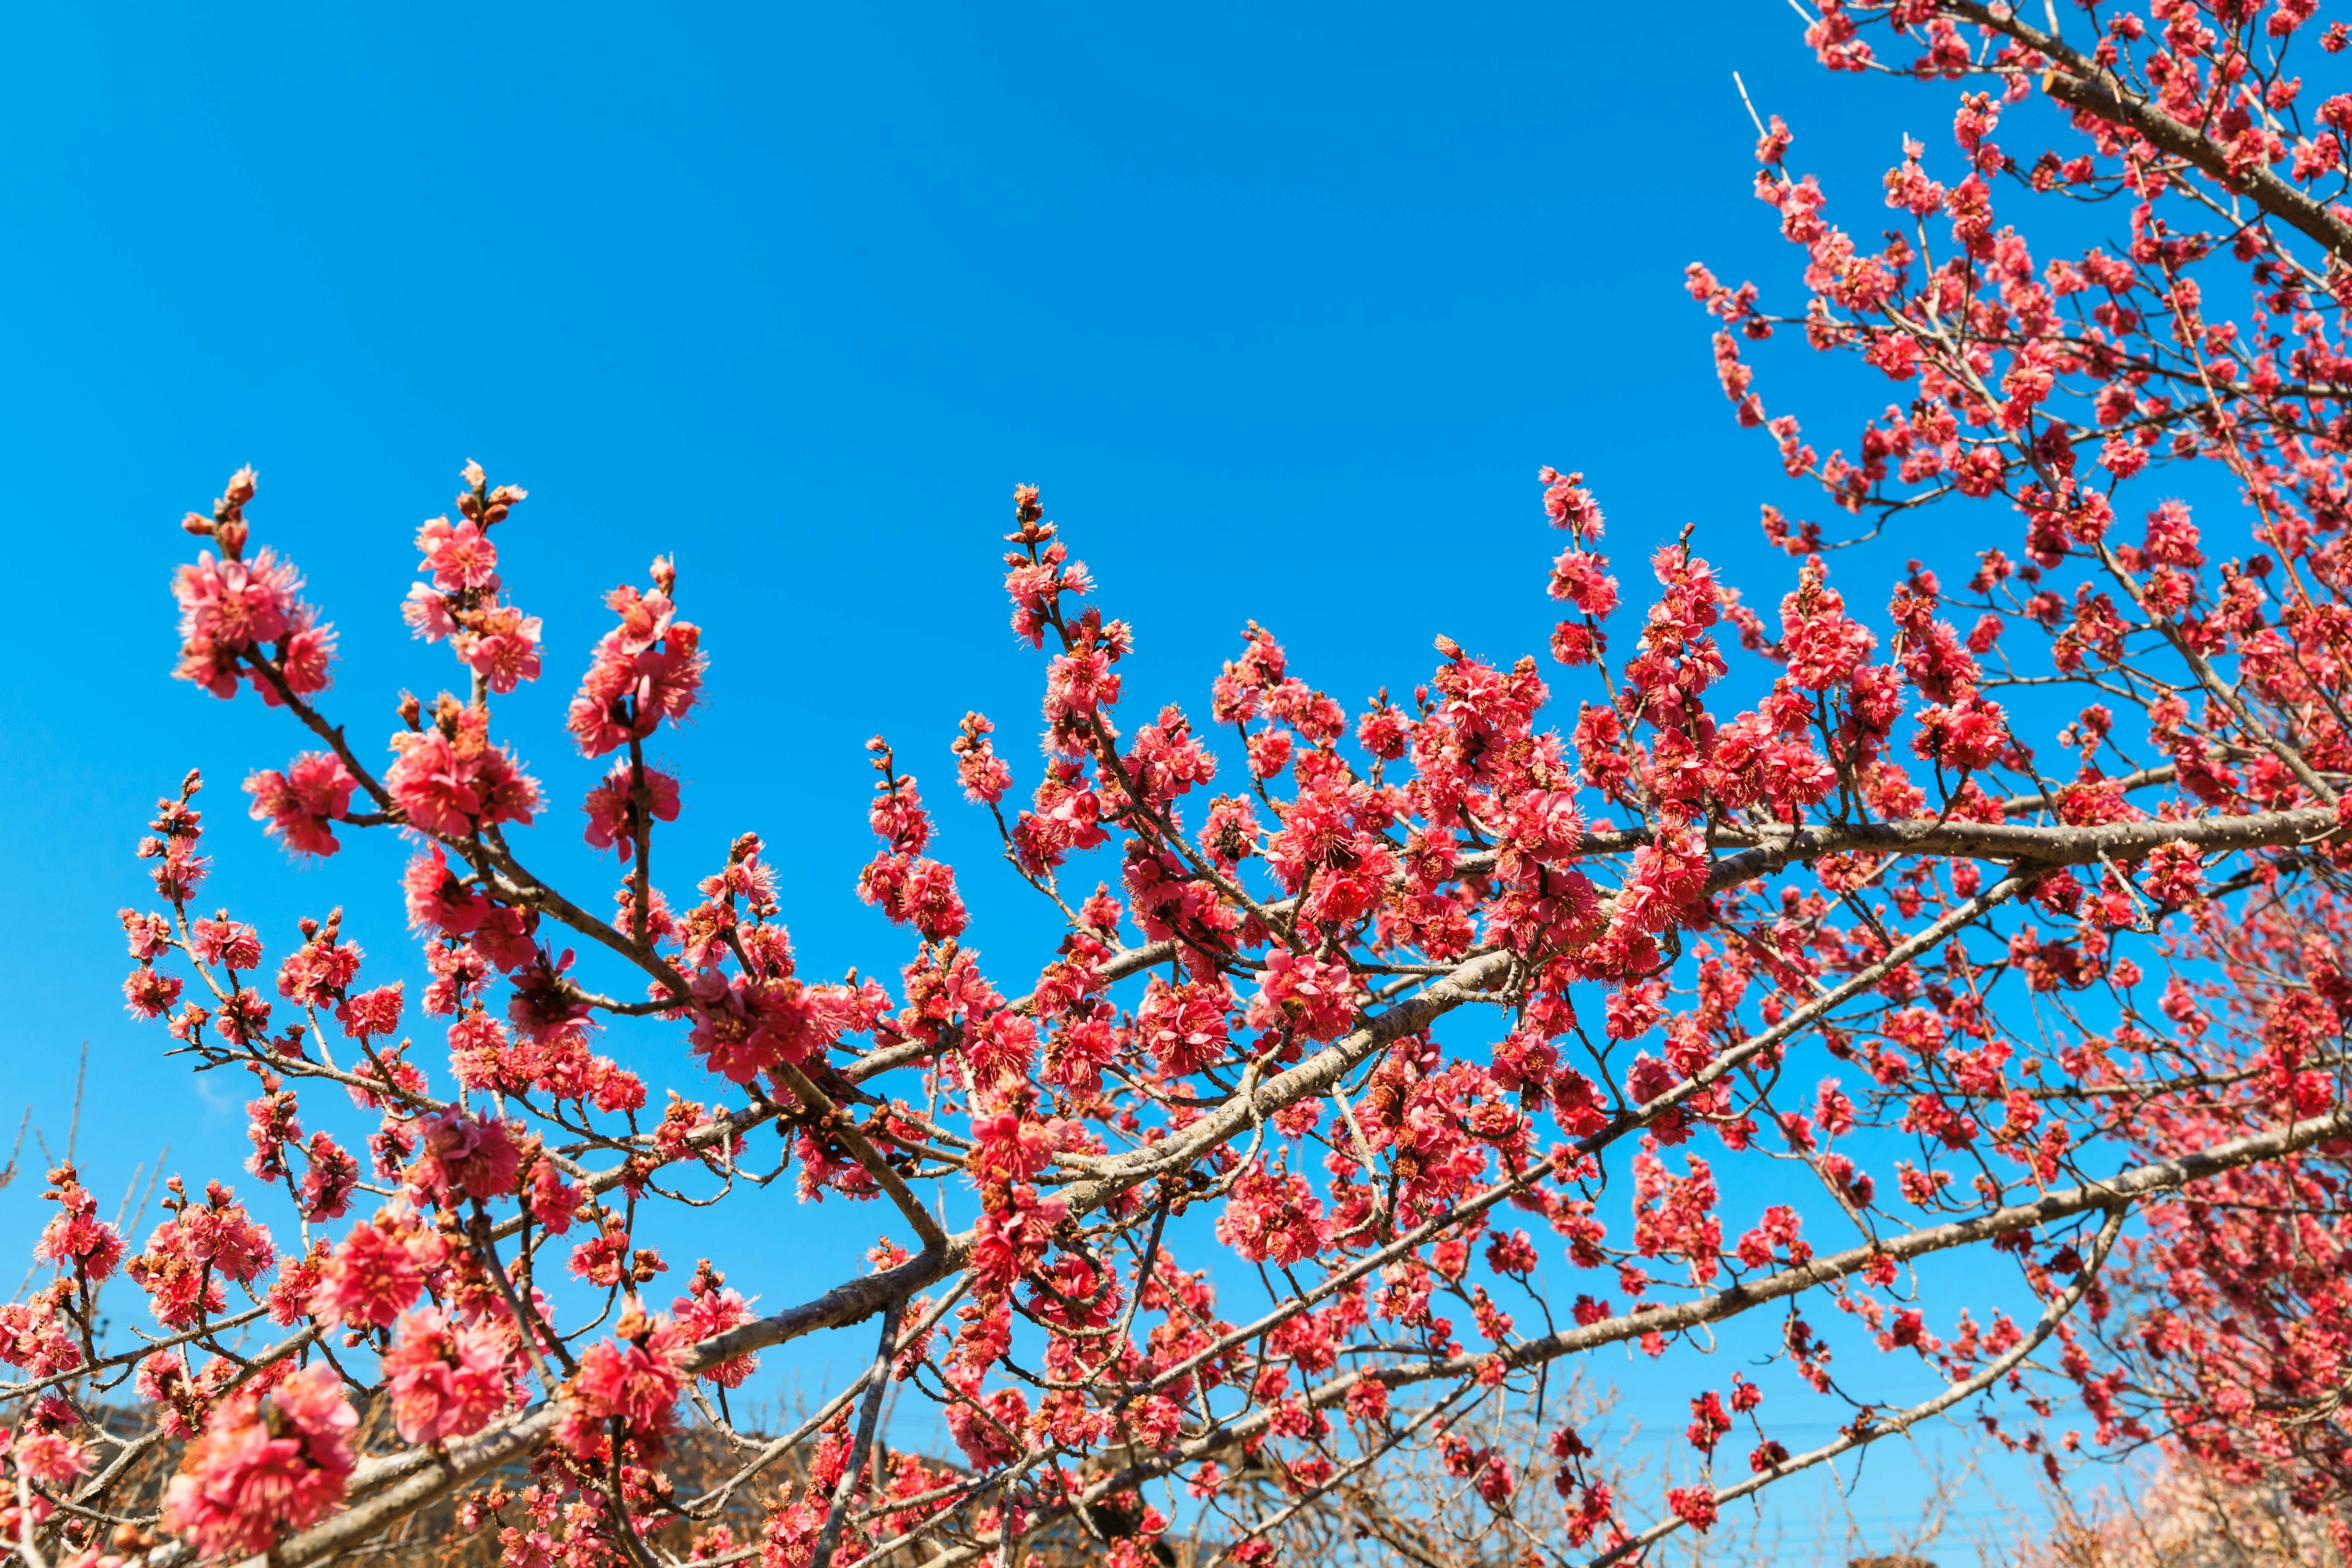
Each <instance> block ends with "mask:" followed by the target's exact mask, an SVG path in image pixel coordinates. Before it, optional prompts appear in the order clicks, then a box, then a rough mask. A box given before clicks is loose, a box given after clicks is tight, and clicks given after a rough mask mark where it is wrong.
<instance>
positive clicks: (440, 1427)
mask: <svg viewBox="0 0 2352 1568" xmlns="http://www.w3.org/2000/svg"><path fill="white" fill-rule="evenodd" d="M383 1374H384V1381H385V1382H386V1383H387V1384H389V1385H390V1387H391V1389H392V1418H393V1425H394V1427H396V1428H397V1429H398V1431H399V1433H400V1436H401V1438H402V1440H403V1441H404V1442H410V1443H439V1442H445V1441H446V1440H447V1439H449V1438H451V1437H466V1436H472V1435H473V1434H474V1433H476V1432H478V1431H480V1430H481V1429H482V1428H483V1427H484V1426H487V1425H488V1423H489V1421H490V1418H491V1417H493V1416H495V1415H498V1414H499V1412H500V1411H502V1410H504V1409H505V1408H506V1405H507V1397H508V1394H509V1382H510V1379H509V1352H508V1343H507V1339H506V1336H504V1335H502V1334H500V1333H499V1331H498V1330H497V1329H495V1328H493V1327H491V1326H490V1325H488V1324H487V1323H476V1324H473V1325H470V1326H467V1325H461V1324H459V1323H457V1321H454V1320H452V1319H451V1318H449V1317H448V1316H447V1315H446V1314H445V1313H443V1312H442V1311H441V1310H440V1309H438V1308H436V1307H425V1308H422V1309H420V1310H416V1311H414V1312H409V1313H405V1314H404V1315H403V1316H402V1317H401V1319H400V1321H399V1322H398V1324H397V1325H396V1326H395V1327H394V1331H393V1344H392V1349H391V1350H390V1351H388V1352H385V1354H384V1358H383Z"/></svg>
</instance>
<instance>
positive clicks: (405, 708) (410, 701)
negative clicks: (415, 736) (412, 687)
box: [396, 691, 425, 733]
mask: <svg viewBox="0 0 2352 1568" xmlns="http://www.w3.org/2000/svg"><path fill="white" fill-rule="evenodd" d="M396 711H398V713H399V714H400V721H401V722H402V723H404V724H405V725H407V726H408V728H409V731H410V732H411V733H417V732H420V731H423V730H424V728H425V723H424V714H425V708H424V705H423V704H422V703H420V702H418V701H417V700H416V693H415V692H414V691H404V692H402V693H401V694H400V706H399V708H398V709H397V710H396Z"/></svg>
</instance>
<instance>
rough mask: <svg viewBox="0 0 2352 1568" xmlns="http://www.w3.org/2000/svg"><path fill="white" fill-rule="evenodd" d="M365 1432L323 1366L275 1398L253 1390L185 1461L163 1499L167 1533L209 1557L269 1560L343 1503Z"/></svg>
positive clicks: (220, 1416) (227, 1403) (219, 1412)
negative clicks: (284, 1536)
mask: <svg viewBox="0 0 2352 1568" xmlns="http://www.w3.org/2000/svg"><path fill="white" fill-rule="evenodd" d="M358 1424H359V1416H358V1415H357V1414H356V1413H355V1412H353V1410H352V1407H351V1404H350V1402H349V1401H348V1400H346V1399H345V1398H344V1397H343V1391H342V1386H341V1380H339V1379H338V1378H337V1377H336V1376H335V1373H334V1369H333V1368H332V1367H331V1366H329V1365H327V1363H324V1362H320V1363H315V1364H313V1365H310V1366H308V1367H305V1368H303V1369H302V1370H301V1371H299V1372H298V1373H294V1374H293V1375H292V1376H290V1377H289V1378H287V1379H286V1380H285V1381H284V1382H283V1383H280V1384H278V1386H277V1387H275V1388H274V1389H271V1390H270V1391H269V1392H268V1394H262V1393H260V1392H257V1390H256V1389H254V1388H253V1387H251V1386H247V1388H244V1389H241V1390H239V1391H238V1392H237V1393H235V1394H230V1395H229V1396H228V1397H227V1398H226V1399H224V1400H223V1401H222V1402H221V1404H220V1405H219V1407H218V1408H217V1409H215V1411H214V1412H213V1415H212V1417H211V1419H209V1420H208V1421H206V1422H205V1430H204V1436H201V1437H199V1438H197V1439H196V1440H195V1441H194V1442H193V1443H191V1444H190V1445H189V1446H188V1449H187V1452H186V1453H185V1454H184V1456H183V1457H182V1458H181V1461H180V1470H179V1473H178V1474H177V1475H174V1476H173V1478H172V1481H171V1485H170V1487H169V1488H168V1489H166V1491H165V1493H164V1498H163V1526H164V1528H165V1529H167V1530H169V1531H173V1533H174V1534H178V1535H184V1536H186V1537H187V1538H188V1539H189V1540H190V1541H192V1542H194V1544H195V1547H196V1550H197V1551H198V1552H203V1553H205V1554H206V1555H210V1554H212V1553H215V1552H263V1551H267V1550H268V1548H269V1547H270V1546H272V1545H273V1544H275V1543H276V1542H277V1541H278V1537H279V1535H280V1534H281V1533H282V1532H284V1531H291V1530H300V1529H302V1528H304V1527H305V1526H307V1525H310V1524H315V1523H317V1522H318V1521H320V1520H321V1519H323V1518H325V1517H326V1515H327V1514H328V1513H329V1511H331V1510H332V1509H333V1508H334V1506H335V1505H336V1504H337V1503H338V1502H340V1501H341V1500H342V1496H343V1489H344V1486H345V1484H346V1483H347V1482H348V1481H349V1480H350V1479H351V1474H352V1466H353V1464H354V1462H355V1461H354V1458H353V1456H352V1447H351V1431H352V1427H354V1426H357V1425H358Z"/></svg>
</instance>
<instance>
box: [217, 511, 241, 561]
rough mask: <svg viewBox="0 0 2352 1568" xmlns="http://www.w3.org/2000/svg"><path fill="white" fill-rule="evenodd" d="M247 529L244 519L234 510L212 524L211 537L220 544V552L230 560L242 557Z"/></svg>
mask: <svg viewBox="0 0 2352 1568" xmlns="http://www.w3.org/2000/svg"><path fill="white" fill-rule="evenodd" d="M248 531H249V530H248V529H247V527H246V521H245V519H244V518H242V517H239V516H238V515H236V513H234V512H232V513H230V514H229V515H228V516H226V517H224V518H221V519H219V520H218V521H215V523H214V524H213V538H214V540H215V542H217V543H218V544H219V545H220V547H221V553H222V554H223V555H226V556H227V557H228V558H229V559H230V560H231V561H236V560H241V559H243V557H244V555H245V536H246V534H247V532H248Z"/></svg>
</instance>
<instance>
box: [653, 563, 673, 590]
mask: <svg viewBox="0 0 2352 1568" xmlns="http://www.w3.org/2000/svg"><path fill="white" fill-rule="evenodd" d="M653 571H654V586H655V587H656V588H657V589H659V590H660V591H661V594H662V596H663V597H665V598H667V597H669V596H670V595H672V594H673V593H674V592H675V591H676V590H677V562H675V561H674V560H672V559H671V558H670V557H669V556H667V555H656V556H655V557H654V567H653Z"/></svg>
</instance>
